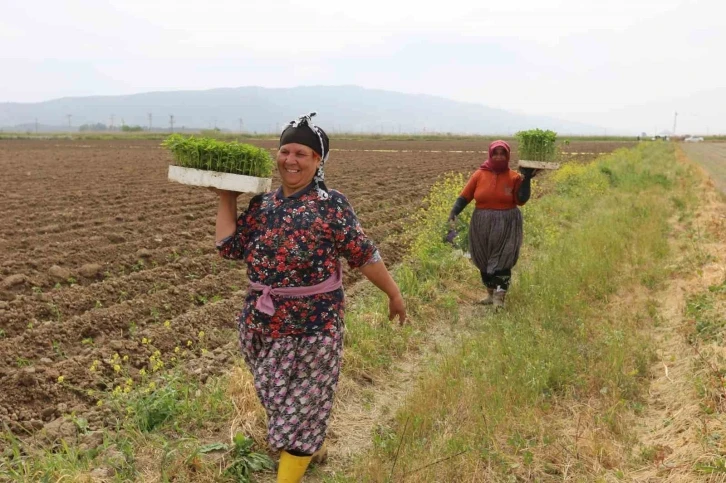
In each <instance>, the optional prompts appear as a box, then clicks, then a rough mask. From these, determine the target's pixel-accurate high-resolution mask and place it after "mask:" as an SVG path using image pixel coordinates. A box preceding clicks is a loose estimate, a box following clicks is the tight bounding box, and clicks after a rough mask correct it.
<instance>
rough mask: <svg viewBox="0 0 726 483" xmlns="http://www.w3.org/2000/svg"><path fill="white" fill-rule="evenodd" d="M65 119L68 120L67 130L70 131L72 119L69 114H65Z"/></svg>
mask: <svg viewBox="0 0 726 483" xmlns="http://www.w3.org/2000/svg"><path fill="white" fill-rule="evenodd" d="M66 117H67V118H68V130H69V131H70V130H71V117H73V116H72V115H71V114H66Z"/></svg>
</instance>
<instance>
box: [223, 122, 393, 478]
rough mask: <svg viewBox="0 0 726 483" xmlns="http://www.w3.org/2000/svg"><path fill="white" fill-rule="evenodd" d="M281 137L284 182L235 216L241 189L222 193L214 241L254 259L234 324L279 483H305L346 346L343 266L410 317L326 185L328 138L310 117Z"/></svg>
mask: <svg viewBox="0 0 726 483" xmlns="http://www.w3.org/2000/svg"><path fill="white" fill-rule="evenodd" d="M314 115H315V114H314V113H313V114H311V115H309V116H303V117H301V118H299V119H297V120H295V121H292V122H291V123H290V124H289V125H288V126H287V127H286V128H285V130H284V131H283V132H282V135H281V136H280V148H279V150H278V153H277V169H278V171H279V173H280V179H281V186H280V187H279V188H278V189H277V190H276V191H274V192H270V193H264V194H261V195H257V196H255V197H254V198H252V200H251V201H250V203H249V206H248V208H247V210H245V211H244V212H242V214H241V215H239V217H238V216H237V196H238V195H239V193H235V192H230V191H223V190H217V193H218V194H219V209H218V213H217V224H216V235H217V236H216V239H217V248H218V250H219V252H220V254H221V255H222V256H223V257H225V258H231V259H239V260H243V261H244V262H245V263H246V264H247V276H248V277H249V280H250V290H249V293H248V294H247V297H246V298H245V302H244V307H243V310H242V312H241V313H240V314H239V315H238V318H237V325H238V328H239V337H240V344H241V349H242V353H243V355H244V358H245V361H246V362H247V365H248V366H249V368H250V371H251V372H252V375H253V377H254V381H255V388H256V390H257V395H258V397H259V398H260V401H261V402H262V405H263V406H264V407H265V410H266V411H267V416H268V442H269V444H270V446H271V447H272V448H275V449H277V450H280V452H281V453H280V462H279V465H278V476H277V478H278V479H277V481H278V482H299V481H301V479H302V476H303V474H304V473H305V470H306V468H307V466H308V464H309V463H310V460H311V456H312V455H313V453H314V452H316V451H318V450H319V449H320V448H321V446H322V444H323V442H324V440H325V433H326V430H327V426H328V419H329V416H330V410H331V408H332V405H333V396H334V393H335V388H336V385H337V382H338V376H339V374H340V363H341V358H342V350H343V333H344V326H343V312H344V296H343V288H342V279H341V278H342V265H341V261H340V260H339V258H341V257H342V258H345V260H346V261H347V262H348V265H349V266H350V268H357V269H359V270H360V271H361V272H362V273H363V275H364V276H365V277H366V278H368V279H369V280H370V281H371V282H373V284H374V285H376V286H377V287H378V288H379V289H381V290H382V291H384V292H385V293H386V295H388V298H389V320H393V319H394V318H395V317H396V316H398V318H399V321H400V322H401V323H403V322H404V321H405V319H406V310H405V306H404V302H403V298H402V297H401V292H400V290H399V289H398V286H397V285H396V283H395V282H394V281H393V279H392V278H391V276H390V274H389V273H388V270H387V269H386V266H385V265H384V263H383V261H382V260H381V257H380V254H379V253H378V250H377V249H376V246H375V244H374V243H373V241H372V240H370V239H369V238H368V237H367V236H366V234H365V233H364V231H363V229H362V228H361V225H360V223H359V222H358V219H357V217H356V215H355V212H354V211H353V208H352V207H351V205H350V203H349V202H348V200H347V199H346V197H345V196H344V195H343V194H341V193H340V192H338V191H335V190H329V189H327V187H326V186H325V182H324V179H325V178H324V171H323V168H324V165H325V162H326V161H327V159H328V154H329V149H330V148H329V141H328V137H327V135H326V134H325V132H324V131H323V130H322V129H321V128H319V127H317V126H315V125H314V124H313V123H312V121H311V117H312V116H314Z"/></svg>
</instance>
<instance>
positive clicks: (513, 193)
mask: <svg viewBox="0 0 726 483" xmlns="http://www.w3.org/2000/svg"><path fill="white" fill-rule="evenodd" d="M521 184H522V175H520V174H519V173H517V172H516V171H512V170H511V169H509V170H507V171H505V172H503V173H495V172H493V171H485V170H483V169H477V170H476V172H475V173H474V174H472V175H471V178H469V181H468V182H467V183H466V186H465V187H464V190H463V191H462V192H461V195H460V196H462V197H463V198H465V199H466V201H468V202H470V201H471V200H472V199H474V200H476V207H477V209H480V210H510V209H512V208H514V207H515V206H517V205H519V206H521V205H523V204H524V203H520V202H519V200H518V199H517V191H519V186H520V185H521Z"/></svg>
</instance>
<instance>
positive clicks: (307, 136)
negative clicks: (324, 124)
mask: <svg viewBox="0 0 726 483" xmlns="http://www.w3.org/2000/svg"><path fill="white" fill-rule="evenodd" d="M315 115H316V113H315V112H311V113H310V114H308V115H307V116H300V117H298V118H297V119H295V120H294V121H290V123H289V124H288V125H287V126H286V127H285V129H283V130H282V134H280V146H281V147H282V146H284V145H285V144H290V143H296V144H302V145H303V146H307V147H309V148H310V149H312V150H313V151H315V152H316V153H317V154H318V156H320V166H318V170H317V171H316V172H315V177H314V178H313V180H314V182H315V189H317V191H318V195H319V196H320V198H321V199H324V200H326V199H328V188H327V187H326V186H325V170H324V168H325V162H326V161H327V160H328V155H329V154H330V140H329V139H328V135H327V134H325V131H323V130H322V128H320V127H318V126H316V125H315V124H313V122H312V121H311V118H312V117H313V116H315Z"/></svg>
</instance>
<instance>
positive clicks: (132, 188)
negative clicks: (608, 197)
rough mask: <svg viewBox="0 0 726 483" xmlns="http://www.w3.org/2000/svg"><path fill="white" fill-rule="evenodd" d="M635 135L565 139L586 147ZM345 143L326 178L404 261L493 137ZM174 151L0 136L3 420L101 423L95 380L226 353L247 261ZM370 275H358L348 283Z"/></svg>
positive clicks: (587, 150) (27, 424)
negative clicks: (224, 247)
mask: <svg viewBox="0 0 726 483" xmlns="http://www.w3.org/2000/svg"><path fill="white" fill-rule="evenodd" d="M259 144H260V145H262V146H265V147H274V146H275V143H274V142H261V143H259ZM627 145H628V143H623V142H582V143H573V144H571V145H570V146H568V151H569V152H571V153H576V154H573V155H571V156H570V157H571V158H572V159H578V160H584V159H591V158H593V157H595V156H596V155H597V154H600V153H603V152H609V151H611V150H613V149H615V148H618V147H623V146H627ZM334 148H335V149H336V150H335V151H334V152H333V153H332V155H331V159H330V161H329V163H328V166H327V169H326V173H327V180H328V185H329V186H330V187H333V188H336V189H338V190H340V191H342V192H343V193H344V194H346V195H347V196H348V198H349V199H350V201H351V203H352V204H353V206H354V208H355V209H356V211H357V213H358V215H359V217H360V219H361V222H362V224H363V227H364V228H365V230H366V231H367V233H368V234H369V235H370V236H371V237H372V238H373V239H374V240H375V241H376V242H377V243H378V245H379V248H380V249H381V253H382V255H383V257H384V259H385V260H386V262H387V263H388V264H394V263H396V262H397V261H399V260H400V258H401V255H402V253H403V252H404V250H405V246H404V243H403V242H402V240H405V237H401V234H402V233H403V232H404V228H405V226H406V223H407V221H408V220H409V218H410V217H411V215H412V214H413V213H415V211H416V209H417V208H418V207H419V206H420V203H421V200H422V198H423V197H424V196H425V195H426V194H427V192H428V189H429V187H430V186H431V184H432V183H433V182H434V181H435V180H436V178H437V177H438V176H439V175H440V174H442V173H444V172H447V171H459V172H465V173H470V172H472V171H473V170H474V169H475V168H476V167H477V166H478V165H479V164H480V163H481V162H482V161H483V159H482V158H483V155H482V154H479V153H477V152H481V151H483V150H485V149H486V147H485V146H484V145H483V144H482V143H477V142H459V143H456V142H443V141H429V142H424V141H421V142H403V141H396V142H385V141H347V142H345V141H343V142H339V143H336V144H335V145H334ZM515 159H516V158H515ZM168 163H169V157H168V155H167V153H166V152H165V151H163V150H162V149H161V148H159V143H158V142H156V141H130V140H118V141H2V142H0V170H1V172H2V177H0V206H1V207H2V219H1V220H0V270H1V271H0V387H2V388H3V390H2V391H0V425H1V424H2V423H5V424H7V425H8V426H9V427H10V428H11V429H12V430H13V431H18V432H25V431H28V432H32V431H35V430H37V429H40V428H42V427H43V425H44V424H45V422H47V421H51V420H53V419H54V418H56V417H58V416H60V415H62V414H64V413H68V412H71V411H76V412H77V413H79V414H84V415H85V416H86V417H87V419H88V420H89V423H90V424H91V426H98V425H102V424H103V421H104V415H106V414H107V411H108V410H106V409H103V408H96V402H97V399H98V397H97V391H99V390H105V389H106V388H108V387H113V386H117V385H119V384H122V383H123V381H124V380H125V379H128V378H129V377H130V378H131V379H134V378H138V375H139V371H141V370H148V368H149V358H150V357H152V356H153V355H154V353H155V352H156V351H159V353H161V354H163V356H162V359H163V362H164V364H165V367H166V368H168V367H169V366H171V365H176V364H180V365H182V367H184V368H185V369H188V370H189V371H190V373H193V374H198V375H199V377H200V378H205V377H207V376H208V375H209V374H213V373H215V372H218V371H221V370H224V368H225V367H226V365H228V363H229V361H230V359H231V356H232V355H233V353H234V351H235V343H234V340H235V339H234V322H233V319H234V314H235V312H236V311H237V310H238V308H239V306H240V303H241V300H242V298H243V296H244V293H245V287H246V277H245V273H244V267H243V266H242V265H241V264H238V263H236V262H231V261H227V260H222V259H221V258H219V256H218V255H217V254H216V250H215V249H214V218H215V212H216V197H215V196H214V195H213V194H212V193H210V192H209V191H207V190H205V189H202V188H193V187H186V186H182V185H178V184H173V183H170V182H168V181H167V179H166V168H167V165H168ZM277 185H278V182H277V180H276V179H275V180H273V187H276V186H277ZM248 200H249V197H246V196H242V197H240V207H244V206H246V204H247V201H248ZM452 202H453V200H452ZM358 277H359V275H358V274H357V273H346V282H347V286H348V287H350V286H351V282H353V281H355V280H356V279H357V278H358ZM201 331H203V334H201V335H200V332H201ZM114 354H118V358H117V359H114ZM94 361H97V362H94ZM115 366H117V367H115ZM118 367H121V368H122V370H119V369H118ZM162 370H163V369H162ZM61 376H62V382H59V377H61Z"/></svg>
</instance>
